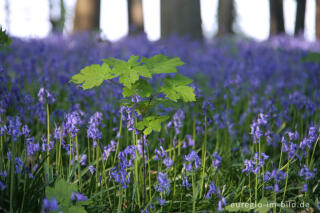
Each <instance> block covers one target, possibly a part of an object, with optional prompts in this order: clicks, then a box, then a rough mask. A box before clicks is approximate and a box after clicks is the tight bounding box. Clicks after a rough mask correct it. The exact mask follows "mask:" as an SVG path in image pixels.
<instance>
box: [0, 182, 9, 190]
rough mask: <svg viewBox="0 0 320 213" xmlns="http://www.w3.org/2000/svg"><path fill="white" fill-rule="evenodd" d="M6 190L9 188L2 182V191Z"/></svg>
mask: <svg viewBox="0 0 320 213" xmlns="http://www.w3.org/2000/svg"><path fill="white" fill-rule="evenodd" d="M6 188H7V186H6V185H4V183H2V182H1V180H0V191H4V190H5V189H6Z"/></svg>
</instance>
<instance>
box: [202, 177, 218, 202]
mask: <svg viewBox="0 0 320 213" xmlns="http://www.w3.org/2000/svg"><path fill="white" fill-rule="evenodd" d="M212 194H215V195H217V196H220V190H219V189H217V188H216V185H215V184H214V182H213V181H212V182H211V184H209V190H208V192H207V194H206V196H205V198H206V199H209V198H210V196H211V195H212Z"/></svg>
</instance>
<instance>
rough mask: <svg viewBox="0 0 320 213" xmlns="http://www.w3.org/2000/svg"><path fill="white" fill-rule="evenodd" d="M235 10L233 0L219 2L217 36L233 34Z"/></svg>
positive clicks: (220, 0)
mask: <svg viewBox="0 0 320 213" xmlns="http://www.w3.org/2000/svg"><path fill="white" fill-rule="evenodd" d="M234 17H235V10H234V1H233V0H219V5H218V36H219V37H220V36H224V35H229V34H233V29H232V25H233V22H234Z"/></svg>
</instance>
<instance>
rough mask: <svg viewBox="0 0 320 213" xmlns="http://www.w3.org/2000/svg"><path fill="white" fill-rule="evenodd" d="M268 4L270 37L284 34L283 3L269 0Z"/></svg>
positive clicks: (279, 0)
mask: <svg viewBox="0 0 320 213" xmlns="http://www.w3.org/2000/svg"><path fill="white" fill-rule="evenodd" d="M269 3H270V36H273V35H278V34H281V33H284V32H285V28H284V17H283V1H282V0H269Z"/></svg>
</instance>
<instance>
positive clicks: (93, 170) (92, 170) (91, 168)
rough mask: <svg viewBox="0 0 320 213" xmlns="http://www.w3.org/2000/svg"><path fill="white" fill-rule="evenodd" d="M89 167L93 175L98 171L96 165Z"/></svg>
mask: <svg viewBox="0 0 320 213" xmlns="http://www.w3.org/2000/svg"><path fill="white" fill-rule="evenodd" d="M88 169H89V171H90V173H91V174H92V175H93V173H94V172H95V171H96V168H94V166H88Z"/></svg>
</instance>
